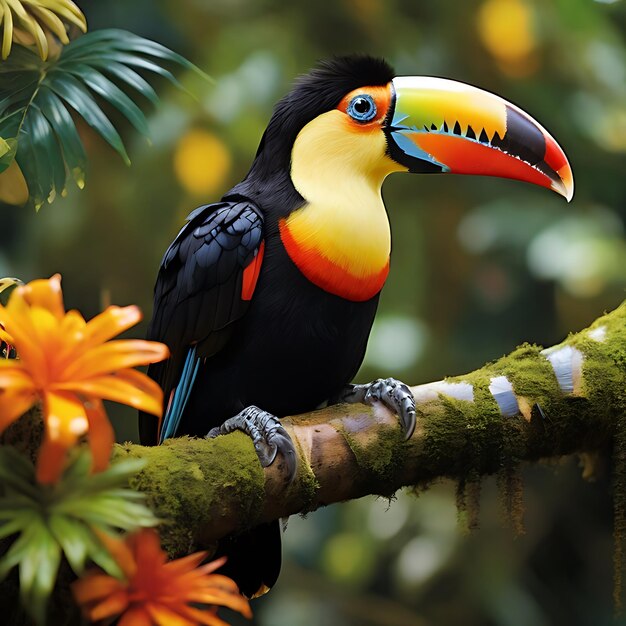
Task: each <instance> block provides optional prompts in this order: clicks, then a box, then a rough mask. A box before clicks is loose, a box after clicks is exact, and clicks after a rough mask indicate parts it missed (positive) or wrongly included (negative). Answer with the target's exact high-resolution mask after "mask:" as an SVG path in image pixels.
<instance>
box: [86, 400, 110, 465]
mask: <svg viewBox="0 0 626 626" xmlns="http://www.w3.org/2000/svg"><path fill="white" fill-rule="evenodd" d="M85 412H86V414H87V421H88V422H89V448H90V449H91V457H92V459H93V468H92V469H93V471H94V472H101V471H102V470H104V469H106V468H107V467H108V465H109V460H110V459H111V450H112V449H113V444H114V443H115V432H114V430H113V426H111V422H109V418H108V417H107V414H106V412H105V410H104V406H103V404H102V402H101V401H100V400H99V399H98V398H92V399H90V400H89V402H87V404H85Z"/></svg>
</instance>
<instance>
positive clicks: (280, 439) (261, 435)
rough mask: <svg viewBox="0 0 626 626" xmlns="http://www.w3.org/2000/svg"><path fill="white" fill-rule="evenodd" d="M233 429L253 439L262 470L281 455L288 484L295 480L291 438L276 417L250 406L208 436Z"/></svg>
mask: <svg viewBox="0 0 626 626" xmlns="http://www.w3.org/2000/svg"><path fill="white" fill-rule="evenodd" d="M234 430H240V431H242V432H244V433H246V434H247V435H248V436H249V437H250V438H251V439H252V442H253V443H254V449H255V450H256V453H257V456H258V457H259V462H260V463H261V466H262V467H268V466H270V465H271V464H272V463H274V461H275V460H276V457H277V456H278V455H279V453H280V456H281V457H282V459H283V463H284V464H285V474H286V476H287V479H288V482H291V481H292V480H293V479H294V477H295V475H296V469H297V461H296V459H297V456H296V449H295V447H294V445H293V441H292V440H291V437H290V436H289V434H288V433H287V431H286V430H285V429H284V428H283V426H282V425H281V423H280V420H279V419H278V418H277V417H276V416H275V415H272V414H271V413H268V412H267V411H263V410H262V409H259V408H258V407H256V406H249V407H246V408H245V409H244V410H243V411H241V412H240V413H238V414H237V415H235V416H234V417H231V418H230V419H228V420H226V421H225V422H224V423H223V424H222V425H221V426H218V427H217V428H212V429H211V430H210V431H209V432H208V434H207V437H208V438H213V437H217V436H219V435H226V434H228V433H231V432H233V431H234Z"/></svg>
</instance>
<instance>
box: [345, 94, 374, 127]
mask: <svg viewBox="0 0 626 626" xmlns="http://www.w3.org/2000/svg"><path fill="white" fill-rule="evenodd" d="M347 111H348V115H349V116H350V117H351V118H352V119H353V120H356V121H357V122H371V121H372V120H373V119H374V118H375V117H376V104H375V102H374V98H372V96H369V95H368V94H363V95H360V96H355V97H354V98H352V100H350V104H348V110H347Z"/></svg>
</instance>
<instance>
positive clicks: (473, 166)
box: [414, 133, 552, 188]
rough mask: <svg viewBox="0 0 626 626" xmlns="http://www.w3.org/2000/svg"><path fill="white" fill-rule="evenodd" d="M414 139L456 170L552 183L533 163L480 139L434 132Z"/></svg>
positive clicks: (416, 136)
mask: <svg viewBox="0 0 626 626" xmlns="http://www.w3.org/2000/svg"><path fill="white" fill-rule="evenodd" d="M414 141H415V142H417V144H418V145H419V147H420V148H422V150H425V151H426V152H428V154H430V155H432V156H433V157H435V159H437V161H439V163H443V164H444V165H447V166H448V167H449V168H450V172H452V173H453V174H479V175H482V176H500V177H502V178H514V179H515V180H523V181H526V182H528V183H534V184H535V185H541V186H542V187H548V188H551V187H552V181H551V180H550V178H548V176H546V175H545V174H543V173H542V172H540V171H539V170H537V169H535V168H534V167H532V165H528V163H525V162H524V161H520V160H519V159H516V158H515V157H512V156H510V155H508V154H506V153H505V152H502V151H501V150H498V149H496V148H490V147H489V146H485V145H483V144H481V143H478V142H477V141H469V140H467V139H463V138H462V137H457V136H454V135H437V134H435V133H432V134H429V133H423V134H416V135H415V136H414Z"/></svg>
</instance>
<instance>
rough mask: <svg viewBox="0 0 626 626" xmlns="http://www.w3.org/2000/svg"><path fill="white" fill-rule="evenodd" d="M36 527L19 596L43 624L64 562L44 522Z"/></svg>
mask: <svg viewBox="0 0 626 626" xmlns="http://www.w3.org/2000/svg"><path fill="white" fill-rule="evenodd" d="M33 527H34V531H33V534H32V535H31V536H30V540H29V543H28V549H27V551H26V552H25V554H24V556H23V557H22V559H21V560H20V595H21V597H22V603H23V605H24V608H25V609H26V611H27V612H28V613H30V615H31V616H32V617H33V619H34V620H35V622H36V623H37V624H44V623H45V621H46V604H47V602H48V597H49V596H50V594H51V593H52V589H53V588H54V583H55V581H56V576H57V572H58V570H59V563H60V562H61V548H60V546H59V544H58V543H57V542H56V541H55V539H54V537H52V535H51V534H50V531H49V530H48V528H47V527H46V526H45V525H44V523H43V522H39V523H37V524H33Z"/></svg>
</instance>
